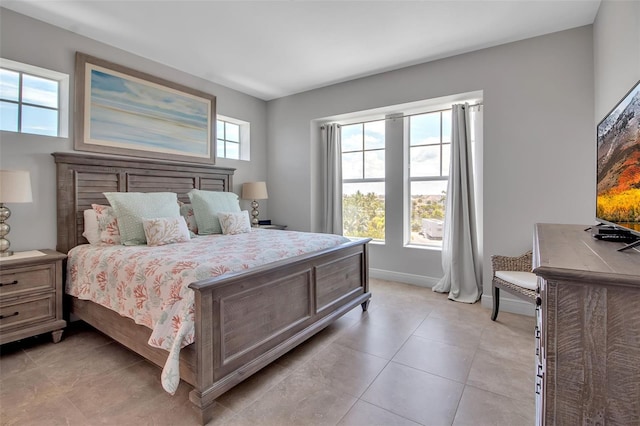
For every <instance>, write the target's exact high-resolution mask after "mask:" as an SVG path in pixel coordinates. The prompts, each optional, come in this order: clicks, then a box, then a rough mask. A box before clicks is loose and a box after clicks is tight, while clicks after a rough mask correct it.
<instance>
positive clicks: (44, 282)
mask: <svg viewBox="0 0 640 426" xmlns="http://www.w3.org/2000/svg"><path fill="white" fill-rule="evenodd" d="M55 282H56V280H55V264H51V263H49V264H46V265H37V266H29V267H22V268H11V269H4V270H1V271H0V284H2V285H0V296H13V295H16V296H17V295H20V294H22V293H33V292H37V291H47V290H51V291H53V290H54V285H55Z"/></svg>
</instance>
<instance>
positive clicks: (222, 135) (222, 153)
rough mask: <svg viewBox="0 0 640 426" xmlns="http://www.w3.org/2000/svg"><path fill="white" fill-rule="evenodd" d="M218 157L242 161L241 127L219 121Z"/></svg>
mask: <svg viewBox="0 0 640 426" xmlns="http://www.w3.org/2000/svg"><path fill="white" fill-rule="evenodd" d="M217 125H218V128H217V132H218V147H217V150H218V157H222V158H231V159H234V160H239V159H240V126H239V125H237V124H234V123H229V122H227V121H223V120H218V121H217Z"/></svg>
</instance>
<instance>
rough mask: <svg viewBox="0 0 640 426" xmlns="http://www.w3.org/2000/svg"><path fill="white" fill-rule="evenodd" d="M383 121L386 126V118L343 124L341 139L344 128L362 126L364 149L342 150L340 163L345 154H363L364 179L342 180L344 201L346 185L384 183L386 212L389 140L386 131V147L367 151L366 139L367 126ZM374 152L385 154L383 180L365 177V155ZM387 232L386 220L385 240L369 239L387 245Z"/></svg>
mask: <svg viewBox="0 0 640 426" xmlns="http://www.w3.org/2000/svg"><path fill="white" fill-rule="evenodd" d="M379 121H382V122H384V123H385V124H386V118H381V119H372V120H363V121H356V122H353V123H348V124H346V123H345V124H341V125H340V137H341V139H342V127H347V126H354V125H360V126H362V132H361V135H362V149H357V150H350V151H343V150H342V148H341V150H340V161H341V163H342V158H343V157H342V156H343V155H344V154H353V153H362V178H350V179H344V178H343V179H342V187H341V191H342V199H343V200H344V184H352V183H356V184H357V183H365V184H366V183H383V184H385V185H384V186H385V210H386V179H387V178H386V162H387V159H386V150H387V148H386V142H387V138H386V131H385V143H384V146H383V147H382V148H371V149H367V148H366V146H365V137H366V133H365V124H367V123H373V122H379ZM374 151H383V152H384V153H385V160H384V165H385V176H384V177H381V178H367V177H365V175H366V173H365V171H366V164H365V153H366V152H374ZM343 215H344V206H343ZM385 218H386V214H385ZM342 232H343V234H344V216H343V225H342ZM386 232H387V227H386V219H385V237H384V238H383V239H378V238H373V237H368V238H373V239H372V242H374V243H378V244H385V241H386Z"/></svg>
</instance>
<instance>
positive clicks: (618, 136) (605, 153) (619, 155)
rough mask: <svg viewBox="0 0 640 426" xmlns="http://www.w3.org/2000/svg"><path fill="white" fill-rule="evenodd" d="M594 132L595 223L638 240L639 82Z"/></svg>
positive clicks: (639, 208)
mask: <svg viewBox="0 0 640 426" xmlns="http://www.w3.org/2000/svg"><path fill="white" fill-rule="evenodd" d="M597 131H598V134H597V139H598V141H597V190H596V220H597V221H598V222H601V223H603V224H605V225H609V226H612V227H615V228H618V229H621V230H624V231H629V232H630V233H631V234H633V235H635V236H640V81H638V83H636V85H635V86H634V87H633V88H632V89H631V90H630V91H629V92H628V93H627V94H626V95H625V96H624V97H623V98H622V100H621V101H620V102H618V104H617V105H616V106H615V107H614V108H613V109H612V110H611V112H610V113H609V114H607V115H606V116H605V118H604V119H603V120H602V121H601V122H600V124H598V129H597ZM634 245H635V244H634Z"/></svg>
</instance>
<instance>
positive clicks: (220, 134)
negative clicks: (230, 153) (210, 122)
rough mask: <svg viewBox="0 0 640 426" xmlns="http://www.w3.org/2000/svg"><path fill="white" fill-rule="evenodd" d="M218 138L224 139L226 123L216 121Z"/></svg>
mask: <svg viewBox="0 0 640 426" xmlns="http://www.w3.org/2000/svg"><path fill="white" fill-rule="evenodd" d="M216 136H217V137H218V139H224V121H221V120H216Z"/></svg>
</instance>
